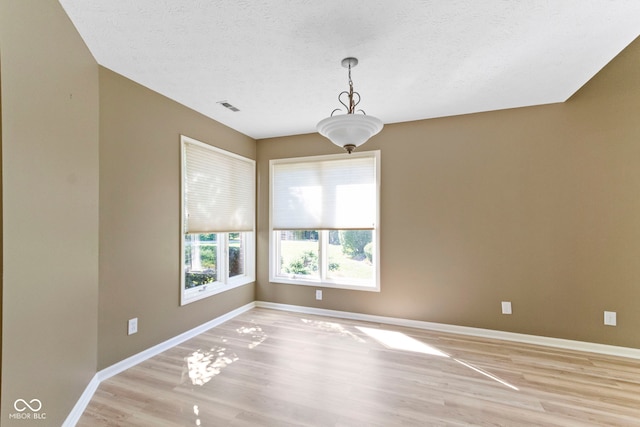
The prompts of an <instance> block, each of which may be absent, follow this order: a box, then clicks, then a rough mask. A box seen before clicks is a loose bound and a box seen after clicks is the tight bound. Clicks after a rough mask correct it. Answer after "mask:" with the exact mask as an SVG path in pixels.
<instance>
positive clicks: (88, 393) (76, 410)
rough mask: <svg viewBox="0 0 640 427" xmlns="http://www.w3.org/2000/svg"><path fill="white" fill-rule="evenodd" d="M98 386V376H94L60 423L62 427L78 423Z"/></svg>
mask: <svg viewBox="0 0 640 427" xmlns="http://www.w3.org/2000/svg"><path fill="white" fill-rule="evenodd" d="M99 385H100V380H99V379H98V374H95V375H94V376H93V378H91V381H89V385H87V387H86V388H85V389H84V392H83V393H82V395H81V396H80V399H78V401H77V402H76V404H75V406H74V407H73V409H72V410H71V412H70V413H69V415H68V416H67V419H66V420H64V423H62V427H73V426H75V425H76V424H77V423H78V420H80V417H81V416H82V413H83V412H84V410H85V408H86V407H87V405H88V404H89V402H91V398H92V397H93V393H95V392H96V390H97V389H98V386H99Z"/></svg>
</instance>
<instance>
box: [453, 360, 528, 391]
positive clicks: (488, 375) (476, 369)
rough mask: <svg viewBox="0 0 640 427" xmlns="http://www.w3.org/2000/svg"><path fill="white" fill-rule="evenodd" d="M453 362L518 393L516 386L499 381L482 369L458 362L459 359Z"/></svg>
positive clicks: (499, 379)
mask: <svg viewBox="0 0 640 427" xmlns="http://www.w3.org/2000/svg"><path fill="white" fill-rule="evenodd" d="M453 360H455V361H456V362H458V363H459V364H461V365H462V366H466V367H467V368H469V369H473V370H474V371H476V372H477V373H479V374H482V375H484V376H485V377H487V378H491V379H492V380H494V381H497V382H499V383H500V384H502V385H504V386H507V387H509V388H510V389H512V390H515V391H520V389H518V387H516V386H514V385H511V384H509V383H508V382H506V381H505V380H503V379H501V378H499V377H497V376H495V375H493V374H491V373H489V372H487V371H485V370H484V369H480V368H478V367H476V366H473V365H472V364H470V363H467V362H463V361H462V360H460V359H453Z"/></svg>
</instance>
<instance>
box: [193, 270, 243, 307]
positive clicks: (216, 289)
mask: <svg viewBox="0 0 640 427" xmlns="http://www.w3.org/2000/svg"><path fill="white" fill-rule="evenodd" d="M255 281H256V279H255V277H248V276H244V277H241V278H237V279H230V280H229V283H220V282H217V283H213V284H211V285H206V286H207V288H206V289H205V290H195V289H193V290H187V291H183V292H182V298H181V300H180V305H181V306H183V305H187V304H191V303H192V302H196V301H200V300H201V299H205V298H208V297H210V296H213V295H217V294H221V293H223V292H226V291H230V290H231V289H235V288H239V287H240V286H245V285H248V284H251V283H254V282H255Z"/></svg>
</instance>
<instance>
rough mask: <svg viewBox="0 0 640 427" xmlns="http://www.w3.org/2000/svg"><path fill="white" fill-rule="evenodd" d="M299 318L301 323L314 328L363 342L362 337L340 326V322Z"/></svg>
mask: <svg viewBox="0 0 640 427" xmlns="http://www.w3.org/2000/svg"><path fill="white" fill-rule="evenodd" d="M300 320H301V321H302V323H305V324H307V325H311V326H315V327H316V328H318V329H320V330H322V331H328V332H335V333H337V334H339V335H342V336H345V337H349V338H352V339H353V340H354V341H357V342H362V343H363V342H365V341H364V340H363V339H362V338H360V337H359V336H357V335H356V334H354V333H353V332H351V331H350V330H348V329H347V328H345V327H344V326H342V325H341V324H340V323H335V322H324V321H319V320H309V319H300Z"/></svg>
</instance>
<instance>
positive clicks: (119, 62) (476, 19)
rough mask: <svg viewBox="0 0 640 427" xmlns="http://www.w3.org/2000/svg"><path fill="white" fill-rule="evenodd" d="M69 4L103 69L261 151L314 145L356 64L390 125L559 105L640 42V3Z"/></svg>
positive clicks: (103, 0) (320, 0)
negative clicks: (265, 145) (269, 143)
mask: <svg viewBox="0 0 640 427" xmlns="http://www.w3.org/2000/svg"><path fill="white" fill-rule="evenodd" d="M60 3H61V4H62V6H63V7H64V9H65V10H66V12H67V13H68V15H69V17H70V18H71V20H72V21H73V23H74V24H75V26H76V27H77V28H78V31H79V32H80V34H81V36H82V37H83V39H84V40H85V42H86V43H87V46H88V47H89V49H90V50H91V52H92V53H93V55H94V56H95V58H96V60H97V61H98V63H99V64H100V65H103V66H104V67H106V68H109V69H111V70H113V71H115V72H117V73H119V74H122V75H124V76H126V77H128V78H130V79H132V80H134V81H136V82H138V83H140V84H142V85H144V86H146V87H148V88H150V89H153V90H154V91H156V92H159V93H161V94H163V95H165V96H167V97H169V98H171V99H174V100H175V101H178V102H180V103H182V104H184V105H186V106H188V107H190V108H192V109H194V110H196V111H199V112H200V113H202V114H204V115H206V116H209V117H211V118H213V119H215V120H217V121H219V122H222V123H224V124H226V125H228V126H230V127H232V128H234V129H236V130H238V131H240V132H242V133H244V134H246V135H249V136H251V137H253V138H256V139H261V138H267V137H273V136H283V135H293V134H301V133H310V132H315V125H316V123H317V122H318V121H319V120H320V119H322V118H324V117H326V116H328V115H329V114H330V113H331V111H332V110H333V109H335V108H338V107H340V104H338V101H337V95H338V93H339V92H341V91H343V90H346V89H347V70H346V69H344V68H342V66H341V65H340V62H341V60H342V59H343V58H345V57H347V56H355V57H357V58H358V59H359V61H360V64H359V65H358V66H357V67H356V68H355V69H353V72H352V78H353V82H354V86H355V90H356V91H358V92H360V94H361V96H362V102H361V104H360V105H359V107H360V108H362V109H364V110H365V111H366V112H367V113H368V114H371V115H373V116H376V117H378V118H380V119H381V120H382V121H383V122H384V123H394V122H403V121H409V120H417V119H424V118H433V117H443V116H451V115H458V114H465V113H474V112H480V111H490V110H499V109H504V108H513V107H522V106H529V105H539V104H547V103H555V102H563V101H565V100H567V99H568V98H569V97H570V96H571V95H572V94H573V93H574V92H576V91H577V90H578V89H579V88H580V87H581V86H582V85H584V84H585V83H586V82H587V81H588V80H589V79H590V78H591V77H593V76H594V75H595V74H596V73H597V72H598V71H599V70H600V69H601V68H602V67H603V66H604V65H606V64H607V63H608V62H609V61H610V60H611V59H612V58H613V57H615V56H616V55H617V54H618V53H619V52H620V51H621V50H622V49H624V47H626V46H627V45H628V44H629V43H631V41H633V40H634V39H635V38H636V37H637V36H638V35H639V34H640V1H639V0H482V1H480V0H401V1H400V0H388V1H385V0H135V1H132V0H60ZM639 66H640V64H639ZM220 101H227V102H229V103H230V104H232V105H234V106H235V107H237V108H239V109H240V111H239V112H235V113H234V112H232V111H229V110H227V109H226V108H224V107H222V106H221V105H220V104H219V102H220Z"/></svg>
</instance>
